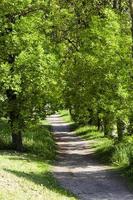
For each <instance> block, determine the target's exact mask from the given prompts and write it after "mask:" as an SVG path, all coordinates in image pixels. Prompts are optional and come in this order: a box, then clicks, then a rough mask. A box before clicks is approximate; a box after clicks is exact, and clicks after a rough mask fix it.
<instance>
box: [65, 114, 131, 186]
mask: <svg viewBox="0 0 133 200" xmlns="http://www.w3.org/2000/svg"><path fill="white" fill-rule="evenodd" d="M62 113H65V118H64V117H63V118H64V120H65V121H66V119H71V118H70V116H67V115H69V112H68V111H63V112H62ZM73 126H74V125H73ZM74 131H75V133H76V134H77V135H78V136H80V137H82V138H83V139H86V140H88V141H89V144H90V145H91V147H92V148H93V150H94V155H95V157H96V159H98V160H99V162H101V163H104V164H108V165H112V166H114V167H116V168H117V169H118V170H120V171H121V172H122V174H124V175H126V177H128V181H129V183H130V184H131V185H132V186H133V136H125V137H124V139H123V140H122V141H121V142H118V141H117V139H111V138H107V137H104V134H103V133H102V132H99V131H98V130H97V128H96V127H95V126H82V127H79V126H75V130H74Z"/></svg>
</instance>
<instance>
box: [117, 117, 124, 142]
mask: <svg viewBox="0 0 133 200" xmlns="http://www.w3.org/2000/svg"><path fill="white" fill-rule="evenodd" d="M125 132H126V124H125V122H124V121H123V120H121V119H117V134H118V140H119V141H121V140H122V139H123V136H124V134H125Z"/></svg>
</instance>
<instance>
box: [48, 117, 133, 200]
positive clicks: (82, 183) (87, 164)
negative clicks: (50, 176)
mask: <svg viewBox="0 0 133 200" xmlns="http://www.w3.org/2000/svg"><path fill="white" fill-rule="evenodd" d="M48 120H49V122H50V123H51V125H52V127H53V131H54V135H55V138H56V141H57V144H58V157H57V161H56V163H55V166H54V174H55V177H56V178H57V180H58V181H59V183H60V184H61V185H62V186H63V187H64V188H66V189H68V190H69V191H71V192H73V193H74V194H75V195H76V196H77V197H78V199H81V200H115V199H117V200H132V199H133V194H131V193H130V192H129V191H128V189H127V188H126V185H125V183H124V181H123V179H122V178H121V177H120V176H119V174H118V173H117V172H114V171H113V169H111V167H107V166H104V165H101V164H99V163H97V162H96V161H95V159H94V158H93V150H92V149H91V148H90V147H89V142H86V141H84V140H82V139H81V138H79V137H78V136H76V135H75V134H74V133H73V132H71V131H70V129H69V124H68V123H64V122H63V121H62V118H61V117H60V116H59V115H53V116H51V117H50V118H48Z"/></svg>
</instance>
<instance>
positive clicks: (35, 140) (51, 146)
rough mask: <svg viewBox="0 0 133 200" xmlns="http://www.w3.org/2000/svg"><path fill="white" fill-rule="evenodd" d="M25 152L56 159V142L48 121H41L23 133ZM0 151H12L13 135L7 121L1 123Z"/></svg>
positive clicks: (3, 120) (2, 120)
mask: <svg viewBox="0 0 133 200" xmlns="http://www.w3.org/2000/svg"><path fill="white" fill-rule="evenodd" d="M23 145H24V151H25V152H30V153H33V154H36V155H38V156H40V157H43V158H44V159H50V160H51V159H53V158H54V157H55V149H56V148H55V142H54V139H53V136H52V134H51V132H50V126H49V125H48V124H47V123H46V121H40V123H38V124H37V125H33V126H32V127H30V128H28V129H27V130H26V131H25V132H24V133H23ZM0 149H1V150H3V149H9V150H10V149H11V134H10V128H9V126H8V123H7V120H6V119H1V121H0Z"/></svg>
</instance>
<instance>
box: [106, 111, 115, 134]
mask: <svg viewBox="0 0 133 200" xmlns="http://www.w3.org/2000/svg"><path fill="white" fill-rule="evenodd" d="M103 126H104V135H105V136H106V137H110V136H111V137H112V136H113V132H114V118H113V115H112V114H111V113H106V114H105V116H104V118H103Z"/></svg>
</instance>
